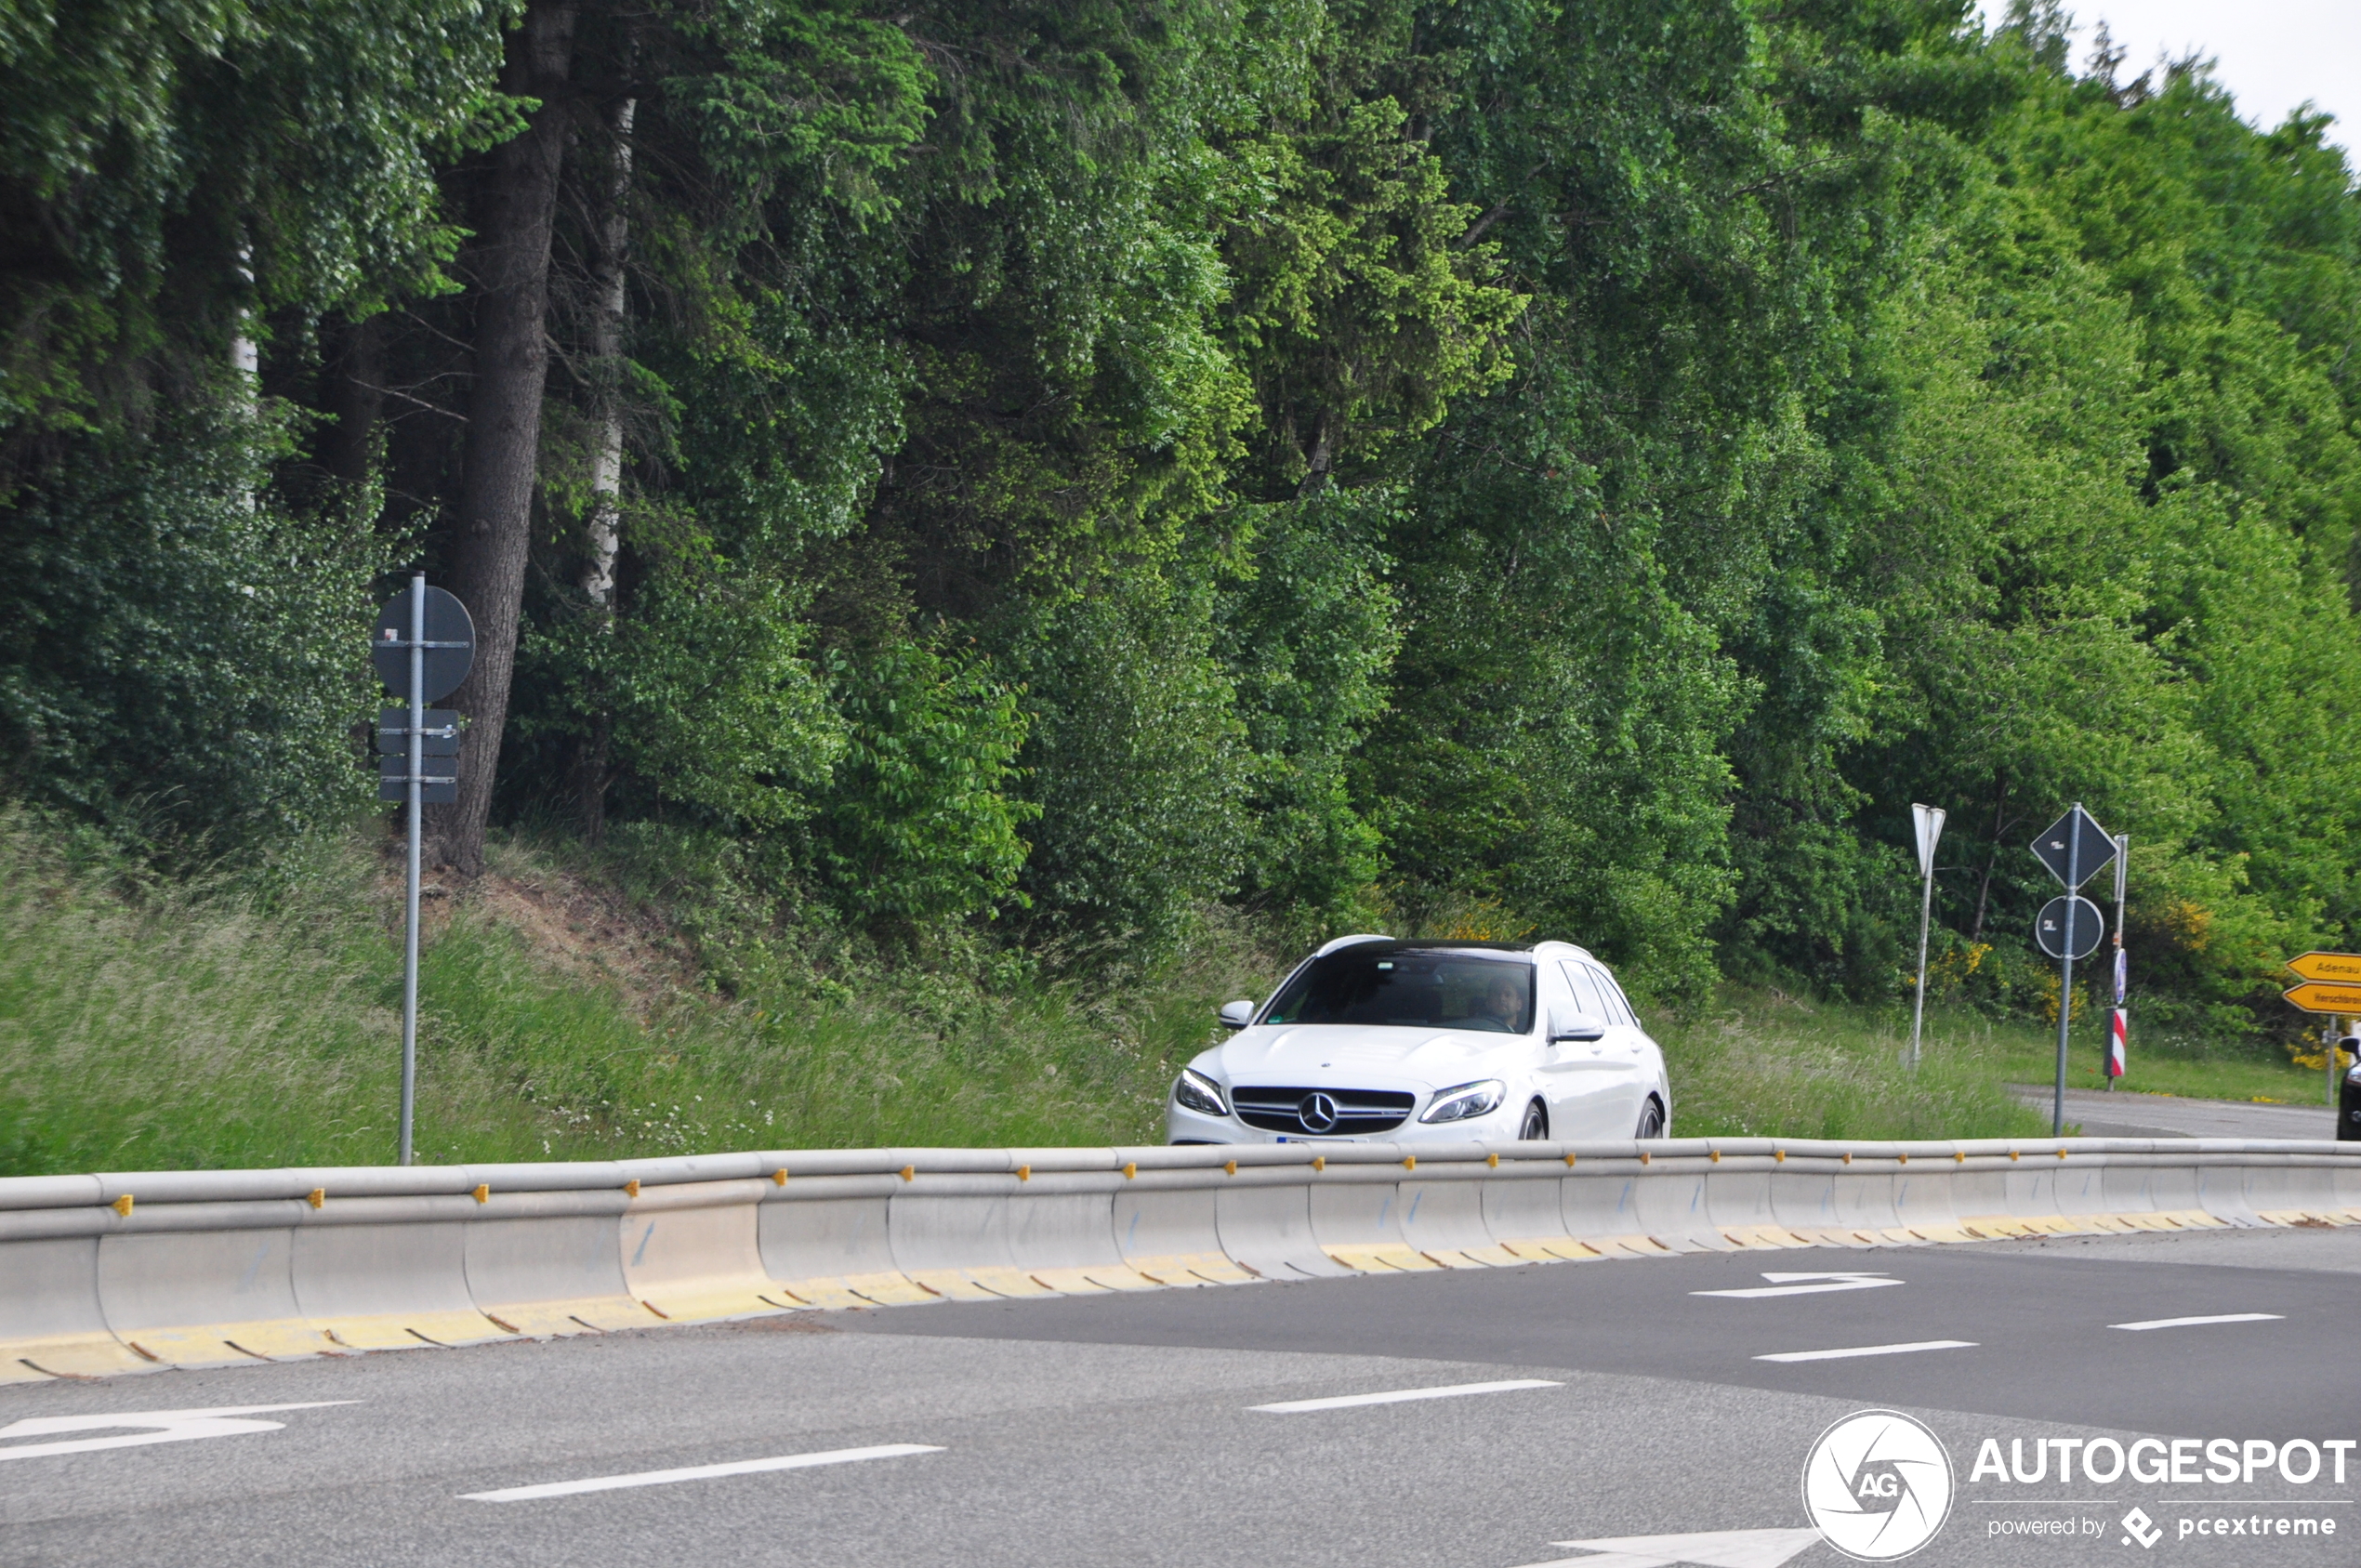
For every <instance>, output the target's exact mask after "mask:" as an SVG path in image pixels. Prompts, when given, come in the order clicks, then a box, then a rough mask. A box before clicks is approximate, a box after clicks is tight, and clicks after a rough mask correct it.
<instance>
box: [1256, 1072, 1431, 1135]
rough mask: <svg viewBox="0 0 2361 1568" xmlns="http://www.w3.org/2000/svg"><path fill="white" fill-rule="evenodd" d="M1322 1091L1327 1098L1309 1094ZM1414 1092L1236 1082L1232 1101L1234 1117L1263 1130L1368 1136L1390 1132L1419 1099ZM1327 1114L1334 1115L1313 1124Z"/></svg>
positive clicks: (1293, 1133)
mask: <svg viewBox="0 0 2361 1568" xmlns="http://www.w3.org/2000/svg"><path fill="white" fill-rule="evenodd" d="M1315 1095H1316V1096H1319V1097H1322V1100H1325V1101H1326V1103H1321V1102H1320V1101H1317V1100H1314V1099H1313V1097H1314V1096H1315ZM1230 1103H1231V1104H1232V1105H1233V1106H1235V1107H1236V1108H1237V1112H1238V1120H1240V1121H1242V1122H1244V1123H1246V1126H1248V1127H1260V1128H1261V1129H1262V1130H1263V1131H1265V1132H1284V1133H1288V1134H1291V1135H1292V1136H1295V1137H1298V1138H1366V1137H1368V1136H1369V1135H1370V1134H1371V1133H1378V1132H1391V1131H1392V1130H1393V1129H1394V1128H1395V1127H1400V1126H1401V1125H1402V1123H1403V1119H1404V1118H1405V1117H1406V1116H1408V1115H1409V1114H1410V1108H1411V1107H1412V1106H1413V1105H1415V1104H1417V1103H1418V1096H1416V1095H1414V1094H1410V1093H1408V1092H1406V1091H1405V1090H1402V1089H1331V1088H1312V1087H1307V1086H1288V1085H1265V1084H1238V1085H1235V1086H1233V1087H1232V1088H1231V1090H1230ZM1328 1115H1333V1116H1334V1117H1335V1120H1334V1121H1333V1122H1330V1123H1329V1124H1328V1125H1327V1126H1325V1127H1323V1126H1319V1125H1317V1124H1318V1123H1320V1122H1321V1121H1323V1120H1325V1119H1326V1117H1327V1116H1328Z"/></svg>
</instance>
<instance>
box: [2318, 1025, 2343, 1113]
mask: <svg viewBox="0 0 2361 1568" xmlns="http://www.w3.org/2000/svg"><path fill="white" fill-rule="evenodd" d="M2328 1021H2329V1022H2330V1023H2331V1024H2334V1025H2336V1030H2335V1032H2334V1033H2331V1034H2328V1035H2327V1036H2326V1037H2324V1038H2323V1039H2322V1040H2321V1042H2320V1054H2321V1055H2322V1056H2323V1057H2326V1058H2327V1059H2328V1104H2329V1107H2330V1108H2331V1109H2333V1108H2334V1107H2335V1105H2336V1102H2337V1041H2338V1040H2340V1039H2341V1038H2342V1037H2343V1029H2344V1020H2342V1019H2341V1018H2332V1019H2330V1020H2328Z"/></svg>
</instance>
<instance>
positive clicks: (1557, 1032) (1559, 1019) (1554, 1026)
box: [1550, 1013, 1607, 1046]
mask: <svg viewBox="0 0 2361 1568" xmlns="http://www.w3.org/2000/svg"><path fill="white" fill-rule="evenodd" d="M1606 1037H1607V1025H1606V1021H1605V1020H1603V1019H1598V1018H1593V1017H1591V1016H1590V1015H1589V1013H1560V1014H1558V1015H1557V1016H1556V1017H1554V1018H1552V1019H1550V1044H1551V1045H1553V1046H1554V1045H1560V1044H1562V1043H1563V1042H1565V1041H1568V1040H1572V1041H1575V1042H1576V1043H1577V1044H1582V1045H1588V1044H1589V1043H1590V1042H1591V1041H1593V1040H1603V1039H1605V1038H1606Z"/></svg>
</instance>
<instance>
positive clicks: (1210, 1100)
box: [1172, 1067, 1230, 1116]
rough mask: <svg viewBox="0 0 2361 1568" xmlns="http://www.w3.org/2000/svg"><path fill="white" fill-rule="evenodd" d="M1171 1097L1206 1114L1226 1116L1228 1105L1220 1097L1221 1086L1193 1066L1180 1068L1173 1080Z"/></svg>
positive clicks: (1228, 1110)
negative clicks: (1177, 1076) (1178, 1074)
mask: <svg viewBox="0 0 2361 1568" xmlns="http://www.w3.org/2000/svg"><path fill="white" fill-rule="evenodd" d="M1172 1098H1173V1099H1175V1100H1179V1101H1180V1103H1181V1104H1182V1105H1185V1106H1187V1107H1188V1108H1189V1109H1190V1110H1192V1111H1201V1112H1203V1113H1205V1114H1207V1115H1208V1116H1226V1115H1228V1114H1229V1113H1230V1107H1229V1106H1228V1105H1227V1104H1225V1103H1223V1101H1222V1099H1221V1086H1220V1084H1217V1083H1215V1082H1214V1081H1213V1080H1212V1079H1211V1078H1208V1077H1207V1076H1206V1075H1205V1074H1202V1073H1200V1072H1198V1071H1197V1070H1196V1069H1195V1068H1194V1067H1183V1068H1182V1069H1180V1077H1179V1078H1177V1079H1175V1080H1174V1081H1173V1085H1172Z"/></svg>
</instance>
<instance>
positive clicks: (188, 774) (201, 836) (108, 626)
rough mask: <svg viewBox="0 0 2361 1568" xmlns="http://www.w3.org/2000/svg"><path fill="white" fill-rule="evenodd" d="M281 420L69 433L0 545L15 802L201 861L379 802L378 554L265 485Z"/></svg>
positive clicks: (0, 714)
mask: <svg viewBox="0 0 2361 1568" xmlns="http://www.w3.org/2000/svg"><path fill="white" fill-rule="evenodd" d="M286 446H287V442H286V441H285V436H284V429H283V428H282V427H281V426H279V425H277V424H274V423H273V422H272V421H271V420H270V419H269V418H252V419H246V420H236V419H231V418H227V417H209V416H208V415H207V414H206V413H205V411H204V410H202V409H200V410H199V411H197V412H196V413H194V414H192V415H188V416H186V417H184V418H180V419H176V420H174V421H173V422H171V423H170V424H169V425H167V426H165V427H164V428H160V429H159V430H158V431H157V432H156V433H155V434H154V435H153V436H152V438H150V439H148V440H146V441H134V440H130V439H126V438H124V437H120V436H104V435H84V436H74V437H68V438H64V439H62V440H61V441H60V442H59V447H58V455H57V456H56V458H55V459H54V460H53V461H52V462H51V463H50V464H49V465H47V466H46V467H45V468H43V469H41V470H40V471H38V472H37V473H35V474H33V475H30V476H28V478H27V480H26V482H25V483H24V485H23V487H22V488H21V489H20V492H19V494H18V496H17V499H16V504H15V505H14V506H13V507H11V508H10V512H9V516H8V521H7V527H6V528H5V529H0V756H5V757H6V758H7V760H6V762H5V763H0V790H5V792H6V793H7V795H8V796H11V797H16V798H19V799H29V800H33V801H38V802H41V803H43V804H46V805H48V806H51V807H54V808H59V809H65V810H73V811H76V812H79V813H81V814H83V815H84V816H85V817H86V819H88V820H92V821H95V822H98V823H101V824H106V825H107V826H108V827H109V828H110V829H112V831H114V832H115V833H116V834H117V835H118V836H119V837H123V838H125V839H126V840H144V841H146V842H148V843H150V844H152V845H158V846H163V845H170V846H173V847H175V848H176V849H178V850H184V851H188V850H202V851H204V852H206V853H208V854H214V853H222V852H228V851H232V850H242V851H248V852H251V851H255V850H268V849H270V848H271V847H274V846H280V845H284V844H285V843H286V842H287V841H289V840H291V839H295V838H299V837H303V836H304V835H306V834H308V833H310V832H313V831H316V830H318V829H321V828H323V827H332V826H336V825H339V824H342V823H343V822H344V821H345V820H347V819H349V818H350V816H351V815H352V814H353V813H355V812H356V811H358V810H362V809H363V807H364V805H365V803H366V802H367V801H368V800H369V799H370V798H371V797H372V796H373V795H374V794H375V793H376V791H375V780H374V777H373V775H371V774H369V773H367V772H365V771H363V762H364V760H365V754H364V753H363V750H362V748H361V747H360V746H359V745H358V744H356V740H355V730H356V728H357V727H358V726H360V725H362V724H363V723H365V722H367V721H369V720H370V719H371V718H373V717H374V714H375V708H374V706H373V705H372V691H373V688H375V686H376V680H375V679H374V678H373V677H372V676H371V674H370V672H369V669H368V666H367V665H365V664H364V663H363V661H362V659H361V658H360V657H358V656H357V654H356V649H355V645H354V643H353V641H352V637H351V628H352V627H354V626H363V627H364V628H365V626H367V624H368V618H369V616H370V615H371V613H372V609H373V607H372V605H371V602H370V600H369V596H368V587H369V583H370V579H371V577H372V576H373V575H374V574H375V573H376V571H377V570H378V569H379V568H380V566H381V565H382V562H383V549H382V547H381V546H380V545H378V544H377V543H376V541H374V540H372V539H371V538H370V536H369V534H368V533H367V531H366V528H365V526H363V525H360V524H357V523H356V521H355V520H353V519H351V518H350V517H348V516H340V515H337V514H335V513H329V514H316V515H310V516H298V515H297V514H294V513H292V512H290V511H288V510H286V509H284V507H282V506H281V505H280V504H279V502H278V501H277V499H276V498H275V497H274V496H273V495H272V494H270V491H269V490H268V489H267V488H266V486H267V483H268V479H269V472H270V462H271V460H272V459H273V458H275V457H278V456H280V455H283V454H284V452H285V450H286Z"/></svg>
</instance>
